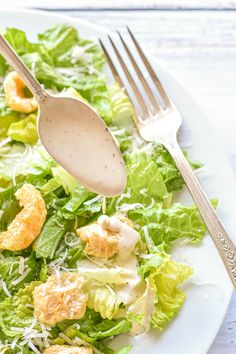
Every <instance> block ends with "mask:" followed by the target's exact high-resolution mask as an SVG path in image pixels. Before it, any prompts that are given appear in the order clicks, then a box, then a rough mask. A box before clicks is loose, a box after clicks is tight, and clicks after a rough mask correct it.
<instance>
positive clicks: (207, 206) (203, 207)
mask: <svg viewBox="0 0 236 354" xmlns="http://www.w3.org/2000/svg"><path fill="white" fill-rule="evenodd" d="M164 145H165V147H166V149H167V150H168V151H169V153H170V154H171V156H172V158H173V159H174V161H175V164H176V166H177V168H178V169H179V171H180V173H181V175H182V177H183V179H184V181H185V183H186V185H187V187H188V189H189V191H190V193H191V195H192V198H193V200H194V202H195V203H196V205H197V207H198V209H199V212H200V214H201V216H202V218H203V220H204V222H205V224H206V227H207V229H208V231H209V233H210V235H211V238H212V240H213V241H214V243H215V245H216V247H217V250H218V252H219V254H220V256H221V258H222V261H223V262H224V265H225V267H226V270H227V272H228V274H229V276H230V278H231V280H232V283H233V286H234V288H235V289H236V247H235V245H234V243H233V241H232V240H231V239H230V237H229V235H228V233H227V231H226V230H225V228H224V226H223V224H222V222H221V220H220V219H219V217H218V215H217V214H216V212H215V210H214V208H213V207H212V205H211V203H210V202H209V200H208V198H207V196H206V194H205V192H204V191H203V188H202V186H201V184H200V183H199V181H198V179H197V177H196V176H195V174H194V172H193V171H192V169H191V167H190V165H189V163H188V161H187V159H186V158H185V156H184V154H183V152H182V150H181V148H180V146H179V144H178V142H177V140H176V139H174V140H173V141H171V142H167V143H164Z"/></svg>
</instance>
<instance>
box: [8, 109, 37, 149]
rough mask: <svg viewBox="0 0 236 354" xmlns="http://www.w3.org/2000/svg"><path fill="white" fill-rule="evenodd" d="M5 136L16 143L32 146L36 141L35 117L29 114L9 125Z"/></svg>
mask: <svg viewBox="0 0 236 354" xmlns="http://www.w3.org/2000/svg"><path fill="white" fill-rule="evenodd" d="M7 135H8V136H9V137H10V138H11V139H12V140H16V141H21V142H22V143H29V144H33V143H36V141H37V140H38V132H37V116H36V115H35V114H29V115H28V116H27V117H25V118H23V119H21V120H20V121H18V122H13V123H11V125H10V127H9V129H8V132H7Z"/></svg>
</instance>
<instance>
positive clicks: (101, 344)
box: [53, 309, 132, 354]
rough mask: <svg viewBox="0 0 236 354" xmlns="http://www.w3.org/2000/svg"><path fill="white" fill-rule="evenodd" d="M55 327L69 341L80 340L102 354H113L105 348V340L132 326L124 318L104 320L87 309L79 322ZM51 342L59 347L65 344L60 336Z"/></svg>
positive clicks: (64, 323)
mask: <svg viewBox="0 0 236 354" xmlns="http://www.w3.org/2000/svg"><path fill="white" fill-rule="evenodd" d="M77 325H79V326H77ZM57 327H58V328H59V329H60V331H61V332H62V333H63V334H64V335H66V336H67V337H68V338H70V339H71V340H73V339H74V338H80V339H82V340H83V341H85V342H87V343H89V344H90V345H92V346H94V347H95V348H97V349H98V350H100V351H101V352H102V353H104V354H114V353H115V352H114V350H113V349H111V348H109V347H107V344H106V339H109V338H112V337H113V336H116V335H119V334H123V333H128V332H129V331H130V329H131V327H132V324H131V322H130V321H128V320H127V319H125V318H117V319H112V320H108V319H105V320H104V319H102V317H101V315H100V314H99V313H98V312H95V311H94V310H91V309H87V311H86V314H85V316H84V318H82V319H81V320H78V321H63V322H61V323H59V324H58V325H57ZM53 342H54V343H55V344H61V345H62V344H64V343H65V341H64V340H63V338H62V337H60V336H58V337H56V338H55V339H53Z"/></svg>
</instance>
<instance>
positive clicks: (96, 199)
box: [84, 194, 102, 205]
mask: <svg viewBox="0 0 236 354" xmlns="http://www.w3.org/2000/svg"><path fill="white" fill-rule="evenodd" d="M101 198H102V195H100V194H99V195H97V196H96V197H94V198H92V199H89V200H87V201H86V202H84V205H91V204H93V203H95V202H97V201H98V200H99V199H101Z"/></svg>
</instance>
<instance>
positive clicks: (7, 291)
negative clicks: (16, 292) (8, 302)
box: [0, 280, 12, 297]
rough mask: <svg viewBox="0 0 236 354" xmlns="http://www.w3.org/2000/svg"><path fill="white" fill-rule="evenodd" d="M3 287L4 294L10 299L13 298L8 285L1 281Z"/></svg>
mask: <svg viewBox="0 0 236 354" xmlns="http://www.w3.org/2000/svg"><path fill="white" fill-rule="evenodd" d="M0 284H1V286H2V290H3V291H4V293H5V294H6V295H7V296H8V297H12V295H11V293H10V291H9V290H8V288H7V284H6V283H5V281H4V280H1V282H0Z"/></svg>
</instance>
